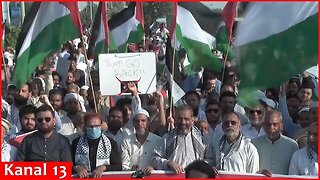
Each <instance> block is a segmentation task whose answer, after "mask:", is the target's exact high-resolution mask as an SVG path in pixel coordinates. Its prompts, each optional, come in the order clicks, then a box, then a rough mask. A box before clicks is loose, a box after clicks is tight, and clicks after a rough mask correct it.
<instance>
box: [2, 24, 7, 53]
mask: <svg viewBox="0 0 320 180" xmlns="http://www.w3.org/2000/svg"><path fill="white" fill-rule="evenodd" d="M5 35H6V22H4V23H2V49H3V48H4V43H5Z"/></svg>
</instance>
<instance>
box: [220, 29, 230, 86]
mask: <svg viewBox="0 0 320 180" xmlns="http://www.w3.org/2000/svg"><path fill="white" fill-rule="evenodd" d="M231 37H232V34H231V33H230V35H229V41H228V48H227V52H226V56H225V57H224V60H223V71H222V78H221V83H222V84H223V79H224V73H225V69H226V61H227V57H228V54H229V49H230V46H231V45H230V44H231Z"/></svg>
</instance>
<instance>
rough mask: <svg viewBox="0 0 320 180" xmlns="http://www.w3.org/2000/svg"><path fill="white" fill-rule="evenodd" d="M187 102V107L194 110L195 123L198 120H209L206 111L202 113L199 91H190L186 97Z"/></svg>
mask: <svg viewBox="0 0 320 180" xmlns="http://www.w3.org/2000/svg"><path fill="white" fill-rule="evenodd" d="M185 101H186V102H187V105H189V106H190V107H192V110H193V115H194V117H195V118H196V119H195V121H197V120H207V118H206V114H205V113H204V111H202V110H201V109H200V108H199V106H200V95H199V93H198V92H197V91H195V90H191V91H188V92H187V93H186V95H185Z"/></svg>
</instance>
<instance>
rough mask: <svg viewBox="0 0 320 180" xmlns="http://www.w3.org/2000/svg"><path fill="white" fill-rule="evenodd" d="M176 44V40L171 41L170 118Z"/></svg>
mask: <svg viewBox="0 0 320 180" xmlns="http://www.w3.org/2000/svg"><path fill="white" fill-rule="evenodd" d="M176 43H177V40H176V38H174V39H173V45H174V46H173V47H174V48H173V57H172V73H170V80H171V83H170V91H171V98H170V105H169V108H170V117H172V115H173V113H172V109H173V107H172V106H174V104H173V77H174V69H175V68H174V62H175V57H176Z"/></svg>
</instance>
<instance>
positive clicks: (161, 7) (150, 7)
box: [143, 2, 173, 30]
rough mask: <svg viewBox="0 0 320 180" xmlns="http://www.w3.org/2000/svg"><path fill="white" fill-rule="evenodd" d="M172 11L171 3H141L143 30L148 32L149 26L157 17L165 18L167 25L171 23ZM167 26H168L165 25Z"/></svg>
mask: <svg viewBox="0 0 320 180" xmlns="http://www.w3.org/2000/svg"><path fill="white" fill-rule="evenodd" d="M172 10H173V3H172V2H145V3H143V12H144V14H145V16H144V22H145V28H146V30H148V28H149V27H150V25H151V24H152V23H153V22H154V21H155V20H157V18H159V17H165V18H167V23H168V22H170V21H171V19H169V18H171V17H172ZM167 26H168V25H167Z"/></svg>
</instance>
